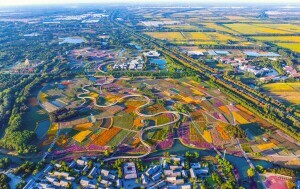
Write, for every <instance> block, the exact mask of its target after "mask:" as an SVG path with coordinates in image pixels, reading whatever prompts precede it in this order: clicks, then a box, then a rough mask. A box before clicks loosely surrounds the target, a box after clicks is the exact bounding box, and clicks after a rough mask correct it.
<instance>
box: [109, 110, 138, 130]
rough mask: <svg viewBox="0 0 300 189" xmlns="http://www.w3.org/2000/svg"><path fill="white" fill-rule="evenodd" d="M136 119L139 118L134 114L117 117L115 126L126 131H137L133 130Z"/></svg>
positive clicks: (114, 122) (114, 121)
mask: <svg viewBox="0 0 300 189" xmlns="http://www.w3.org/2000/svg"><path fill="white" fill-rule="evenodd" d="M136 117H137V116H136V115H135V114H134V113H132V112H131V113H127V114H125V115H122V116H116V117H114V119H113V125H114V126H116V127H120V128H125V129H135V128H132V126H133V122H134V120H135V118H136Z"/></svg>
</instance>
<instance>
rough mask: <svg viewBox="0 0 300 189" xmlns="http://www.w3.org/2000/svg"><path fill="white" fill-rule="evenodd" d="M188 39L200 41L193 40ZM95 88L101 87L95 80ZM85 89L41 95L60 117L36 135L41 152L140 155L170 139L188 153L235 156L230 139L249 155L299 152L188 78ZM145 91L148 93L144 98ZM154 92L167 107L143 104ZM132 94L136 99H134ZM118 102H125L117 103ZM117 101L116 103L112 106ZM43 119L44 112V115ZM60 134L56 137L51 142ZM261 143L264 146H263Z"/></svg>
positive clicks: (46, 90)
mask: <svg viewBox="0 0 300 189" xmlns="http://www.w3.org/2000/svg"><path fill="white" fill-rule="evenodd" d="M189 37H197V38H199V37H201V36H199V35H198V34H196V36H195V34H192V35H191V36H189ZM202 37H203V36H202ZM94 82H95V83H101V82H104V81H103V79H97V80H95V81H94ZM89 83H90V82H89V81H88V80H86V79H84V78H82V79H81V78H76V79H73V80H70V81H69V82H68V84H67V85H62V86H61V83H60V82H58V83H57V84H53V83H50V84H48V85H45V86H44V87H43V88H42V89H41V93H42V95H40V98H39V101H40V102H41V103H42V105H43V106H45V103H51V104H53V105H55V106H58V107H59V109H58V110H55V111H54V112H53V113H54V114H55V112H56V111H59V112H60V113H59V114H58V115H56V119H57V120H56V121H57V122H55V123H51V124H50V125H49V130H48V132H46V131H45V132H46V134H45V135H44V134H41V133H40V132H37V134H38V135H40V136H39V137H38V138H39V139H40V145H41V146H42V147H43V149H46V147H47V146H49V145H50V144H52V143H54V144H55V146H54V150H53V153H54V154H63V153H77V152H79V153H81V152H85V151H97V152H99V151H101V152H103V151H105V150H111V151H113V150H116V151H117V153H119V152H122V153H128V154H142V153H146V152H147V151H149V150H151V151H152V150H161V149H167V148H170V147H172V145H173V142H174V136H177V137H178V138H180V140H181V141H182V142H183V143H184V144H185V145H189V146H191V147H195V148H201V149H211V148H212V145H214V146H215V147H217V148H219V149H223V150H225V149H227V150H228V152H236V151H238V150H239V149H238V148H236V145H235V140H232V138H233V137H239V138H241V139H243V140H244V141H243V143H242V145H243V146H244V147H245V148H246V147H247V149H248V151H249V152H250V153H258V152H259V153H260V152H261V153H265V152H266V151H268V150H274V149H278V148H281V147H288V146H289V148H287V150H288V151H291V152H294V150H296V149H298V147H297V146H296V145H291V144H292V142H289V143H288V142H286V143H280V141H278V140H277V139H274V138H272V137H271V136H269V135H267V134H266V129H268V130H275V129H270V127H271V125H270V124H269V123H268V122H267V121H265V120H263V119H261V118H259V117H257V116H255V115H254V114H253V113H252V112H251V111H249V110H248V109H246V108H244V107H243V106H241V105H238V104H237V105H232V104H231V103H232V100H229V98H228V96H226V95H225V94H223V93H222V92H221V91H219V90H217V89H213V88H210V87H209V85H207V83H205V82H201V83H198V82H196V81H193V80H192V79H191V78H181V79H150V78H139V79H133V80H130V81H126V82H124V81H121V80H115V81H112V82H111V83H109V84H107V85H105V86H103V87H102V94H100V93H99V92H97V88H96V86H93V85H94V84H91V85H90V86H86V87H85V89H86V90H87V91H84V90H82V86H84V85H88V84H89ZM141 85H142V86H143V87H144V89H143V90H132V89H133V88H138V87H140V86H141ZM273 88H274V87H273ZM278 88H279V89H285V90H286V91H288V92H289V93H290V92H291V91H292V90H294V91H295V92H298V88H300V84H299V86H298V85H294V86H293V87H291V86H290V85H287V84H286V86H285V88H283V86H279V87H278ZM146 89H147V90H146ZM89 91H92V92H89ZM144 91H148V92H147V94H145V93H144ZM154 92H155V95H157V96H159V98H160V99H164V100H165V103H166V104H168V106H166V105H163V104H161V103H157V101H156V100H154V99H151V100H150V101H148V100H147V98H146V96H147V95H148V94H149V93H154ZM41 93H40V94H41ZM83 93H84V94H83ZM78 94H80V95H78ZM133 94H134V96H132V95H133ZM137 94H138V95H139V96H135V95H137ZM141 95H142V96H141ZM78 96H79V97H82V98H89V97H93V99H96V98H97V100H92V99H85V103H83V102H84V100H83V99H82V98H81V99H78ZM126 96H127V97H126ZM122 97H126V98H123V99H122V100H120V101H119V99H120V98H122ZM203 97H205V98H203ZM58 99H60V101H63V102H67V103H65V104H64V105H61V106H59V105H60V104H59V103H57V102H56V101H58ZM61 99H64V100H61ZM98 99H101V100H98ZM111 99H113V100H111ZM295 99H296V98H295ZM60 101H58V102H60ZM74 101H75V102H78V103H77V104H78V105H77V106H74V104H73V103H74ZM117 101H118V103H116V104H114V105H111V103H112V102H117ZM106 102H110V103H106ZM28 103H29V104H32V107H31V109H32V110H34V108H35V109H36V108H38V106H36V104H37V103H36V101H35V100H34V99H31V100H30V101H29V102H28ZM96 104H97V106H96ZM98 104H101V105H103V106H98ZM105 104H107V105H105ZM109 104H110V105H109ZM145 104H147V106H145V107H143V108H141V109H140V106H142V105H145ZM184 106H186V108H187V109H188V111H189V112H188V114H189V115H190V117H189V118H188V117H187V116H184V115H181V116H179V117H178V116H177V115H176V114H174V113H171V112H170V111H169V110H170V109H171V110H172V111H175V112H179V111H183V107H184ZM78 107H80V108H78ZM44 108H45V109H47V107H44ZM68 108H71V109H68ZM72 108H74V109H72ZM70 110H72V111H74V112H73V113H74V114H72V116H71V117H70V118H69V117H61V116H62V115H63V114H66V113H68V112H69V111H70ZM137 110H138V111H137ZM34 111H36V110H34ZM162 112H164V113H162ZM48 114H49V112H48ZM48 114H47V112H45V115H48ZM154 114H155V115H154ZM38 121H39V120H38ZM48 122H49V121H48ZM41 125H42V124H41ZM233 125H234V126H233ZM174 126H175V127H174ZM229 126H231V127H230V132H229V130H228V128H229ZM148 127H153V128H152V129H150V130H147V134H146V135H147V137H146V138H144V136H143V135H142V136H140V132H141V131H142V130H144V129H146V128H148ZM177 127H179V128H177ZM174 128H176V129H174ZM235 128H236V129H235ZM47 129H48V127H47ZM59 129H61V131H60V135H59V136H58V137H57V139H56V141H54V140H55V138H56V134H57V133H58V130H59ZM38 130H39V131H40V129H38ZM231 130H232V131H231ZM174 131H176V132H177V133H174ZM39 133H40V134H39ZM277 133H278V132H277ZM144 134H145V133H144ZM278 135H279V134H278ZM281 136H283V137H286V136H285V135H283V134H281ZM262 137H264V138H267V139H268V140H269V141H268V142H265V141H263V140H262ZM245 138H246V139H245ZM277 138H279V137H277ZM143 140H144V141H147V142H148V143H149V144H150V147H147V146H145V145H144V143H143V142H144V141H143ZM249 155H251V154H249Z"/></svg>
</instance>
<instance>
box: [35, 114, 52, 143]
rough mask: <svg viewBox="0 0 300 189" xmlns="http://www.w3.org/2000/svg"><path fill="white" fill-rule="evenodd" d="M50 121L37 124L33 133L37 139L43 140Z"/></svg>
mask: <svg viewBox="0 0 300 189" xmlns="http://www.w3.org/2000/svg"><path fill="white" fill-rule="evenodd" d="M50 125H51V124H50V120H48V119H47V120H44V121H41V122H39V123H38V126H37V128H36V130H35V133H36V135H37V137H38V138H39V139H41V138H43V137H44V136H45V135H46V134H47V131H48V130H49V128H50Z"/></svg>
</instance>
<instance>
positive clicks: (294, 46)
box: [276, 43, 300, 53]
mask: <svg viewBox="0 0 300 189" xmlns="http://www.w3.org/2000/svg"><path fill="white" fill-rule="evenodd" d="M276 45H277V46H279V47H283V48H287V49H290V50H292V51H295V52H299V53H300V43H276Z"/></svg>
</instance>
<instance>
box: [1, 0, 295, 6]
mask: <svg viewBox="0 0 300 189" xmlns="http://www.w3.org/2000/svg"><path fill="white" fill-rule="evenodd" d="M130 2H137V3H143V2H145V3H165V2H166V3H168V2H172V3H187V2H191V3H201V1H200V0H172V1H171V0H151V1H149V0H109V1H107V0H0V6H6V5H31V4H62V3H130ZM203 2H222V3H224V2H227V3H228V2H239V3H243V2H245V3H249V2H253V3H254V2H256V3H259V2H267V3H286V4H288V3H299V0H285V1H282V0H268V1H261V0H252V1H249V0H210V1H203Z"/></svg>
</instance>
